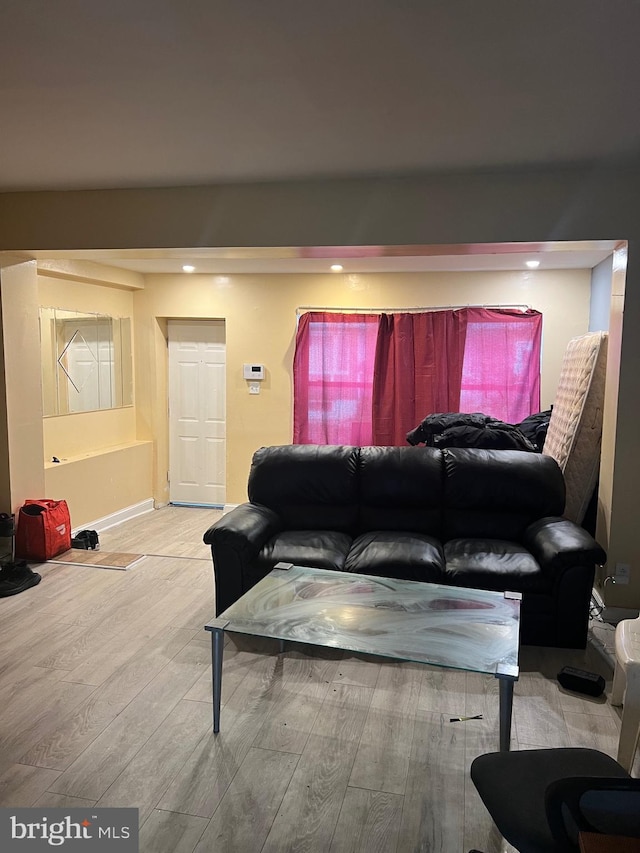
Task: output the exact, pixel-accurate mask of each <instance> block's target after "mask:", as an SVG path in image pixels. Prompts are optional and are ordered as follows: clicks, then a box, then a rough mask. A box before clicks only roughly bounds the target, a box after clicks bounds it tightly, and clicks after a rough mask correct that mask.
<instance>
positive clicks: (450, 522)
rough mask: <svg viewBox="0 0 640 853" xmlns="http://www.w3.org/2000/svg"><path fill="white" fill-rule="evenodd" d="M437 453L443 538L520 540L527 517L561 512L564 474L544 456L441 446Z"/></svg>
mask: <svg viewBox="0 0 640 853" xmlns="http://www.w3.org/2000/svg"><path fill="white" fill-rule="evenodd" d="M442 454H443V457H444V471H445V480H444V519H443V526H444V530H443V538H444V540H445V541H448V540H450V539H457V538H460V537H464V538H469V537H479V538H485V539H508V540H514V541H520V540H521V538H522V534H523V533H524V530H525V528H526V527H527V526H528V525H529V524H530V523H531V522H532V521H535V520H536V519H539V518H543V517H544V516H548V515H562V512H563V510H564V498H565V487H564V478H563V476H562V472H561V471H560V468H559V466H558V465H557V463H555V460H552V459H551V457H550V456H543V455H542V454H539V453H527V452H525V451H522V450H480V449H470V448H446V449H444V450H443V451H442ZM550 461H551V463H552V464H549V463H550Z"/></svg>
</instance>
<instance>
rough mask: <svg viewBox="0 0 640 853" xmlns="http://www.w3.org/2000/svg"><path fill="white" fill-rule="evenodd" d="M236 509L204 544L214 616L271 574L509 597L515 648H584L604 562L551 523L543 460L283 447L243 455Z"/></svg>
mask: <svg viewBox="0 0 640 853" xmlns="http://www.w3.org/2000/svg"><path fill="white" fill-rule="evenodd" d="M248 495H249V502H248V503H244V504H241V505H240V506H237V507H235V508H234V509H232V510H231V511H230V512H229V513H227V514H226V515H224V516H223V517H222V518H221V519H220V520H219V521H217V522H216V523H215V524H213V525H212V526H211V527H210V528H209V530H207V532H206V533H205V534H204V541H205V542H206V543H207V544H209V545H211V553H212V557H213V565H214V577H215V589H216V613H218V614H219V613H221V612H222V611H223V610H225V609H226V608H227V607H229V606H230V605H231V604H233V602H234V601H236V600H237V599H238V598H239V597H240V596H241V595H242V594H243V593H244V592H246V591H247V590H248V589H250V588H251V587H252V586H253V585H254V584H256V583H257V582H258V581H259V580H260V579H261V578H263V577H264V576H265V575H266V574H268V572H269V571H271V569H272V568H273V566H274V565H275V564H276V563H278V562H280V561H282V562H287V563H294V564H296V565H303V566H311V567H315V568H322V569H334V570H336V571H346V572H357V573H361V574H369V575H378V576H383V577H394V578H404V579H407V580H414V581H426V582H429V583H439V584H445V585H449V586H460V587H472V588H478V589H492V590H500V591H506V590H510V591H513V592H521V593H522V596H523V600H522V610H521V642H522V643H524V644H531V645H542V646H561V647H565V648H584V646H585V644H586V639H587V628H588V620H589V605H590V600H591V591H592V586H593V579H594V572H595V567H596V565H597V564H601V563H603V562H604V560H605V553H604V551H603V550H602V548H600V546H599V545H598V544H597V543H596V542H595V541H594V539H593V538H592V537H591V535H590V534H589V533H587V531H585V530H584V529H583V528H581V527H579V526H578V525H577V524H574V523H573V522H571V521H568V520H567V519H565V518H563V517H562V512H563V509H564V499H565V489H564V480H563V476H562V473H561V471H560V468H559V467H558V465H557V463H556V462H555V461H554V460H553V459H552V458H551V457H549V456H543V455H540V454H537V453H527V452H525V451H519V450H485V449H470V448H445V449H439V448H433V447H350V446H333V445H285V446H277V447H263V448H261V449H259V450H258V451H256V453H255V454H254V456H253V461H252V464H251V471H250V474H249V483H248Z"/></svg>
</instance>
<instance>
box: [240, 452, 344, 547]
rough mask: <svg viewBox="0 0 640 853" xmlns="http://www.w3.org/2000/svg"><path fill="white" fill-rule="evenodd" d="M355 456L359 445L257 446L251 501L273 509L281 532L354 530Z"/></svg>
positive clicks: (251, 471) (250, 490) (250, 475)
mask: <svg viewBox="0 0 640 853" xmlns="http://www.w3.org/2000/svg"><path fill="white" fill-rule="evenodd" d="M359 457H360V448H359V447H349V446H342V445H340V446H338V445H315V444H293V445H285V446H281V447H261V448H260V449H259V450H257V451H256V452H255V453H254V455H253V460H252V463H251V470H250V472H249V484H248V492H249V500H250V501H251V503H256V504H263V505H264V506H267V507H270V508H271V509H272V510H274V512H275V513H276V514H277V515H278V517H279V518H280V522H281V528H282V529H283V530H311V529H314V530H339V531H342V532H343V533H352V532H353V531H354V530H355V528H356V523H357V520H358V501H359V494H358V476H357V474H358V460H359ZM290 562H291V561H290Z"/></svg>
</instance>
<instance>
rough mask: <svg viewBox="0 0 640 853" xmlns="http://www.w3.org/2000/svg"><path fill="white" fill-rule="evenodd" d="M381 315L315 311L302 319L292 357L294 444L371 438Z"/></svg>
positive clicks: (366, 441) (362, 441) (365, 441)
mask: <svg viewBox="0 0 640 853" xmlns="http://www.w3.org/2000/svg"><path fill="white" fill-rule="evenodd" d="M378 321H379V318H378V317H377V316H376V315H371V314H337V313H330V312H320V311H312V312H309V313H307V314H303V315H302V316H301V317H300V321H299V324H298V332H297V335H296V350H295V355H294V361H293V385H294V389H293V399H294V409H293V442H294V444H353V445H356V446H362V445H367V444H371V443H372V426H371V408H372V406H371V398H372V388H373V373H374V370H373V366H374V358H375V349H376V338H377V333H378Z"/></svg>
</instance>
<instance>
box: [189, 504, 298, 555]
mask: <svg viewBox="0 0 640 853" xmlns="http://www.w3.org/2000/svg"><path fill="white" fill-rule="evenodd" d="M281 529H282V524H281V522H280V519H279V518H278V516H277V515H276V513H275V512H274V511H273V510H272V509H269V507H267V506H262V504H252V503H244V504H240V506H237V507H235V508H234V509H232V510H231V512H228V513H227V514H226V515H223V516H222V518H220V519H218V521H216V522H215V524H212V525H211V527H210V528H209V529H208V530H207V532H206V533H205V534H204V536H203V537H202V538H203V540H204V542H205V543H206V544H207V545H211V546H212V547H216V546H221V547H223V548H233V549H234V550H235V551H238V552H246V554H247V556H250V555H251V556H255V555H256V554H257V553H258V552H259V551H260V549H261V548H262V546H263V545H264V544H265V543H266V542H267V541H268V540H269V539H270V538H271V537H272V536H275V534H276V533H278V531H279V530H281Z"/></svg>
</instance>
